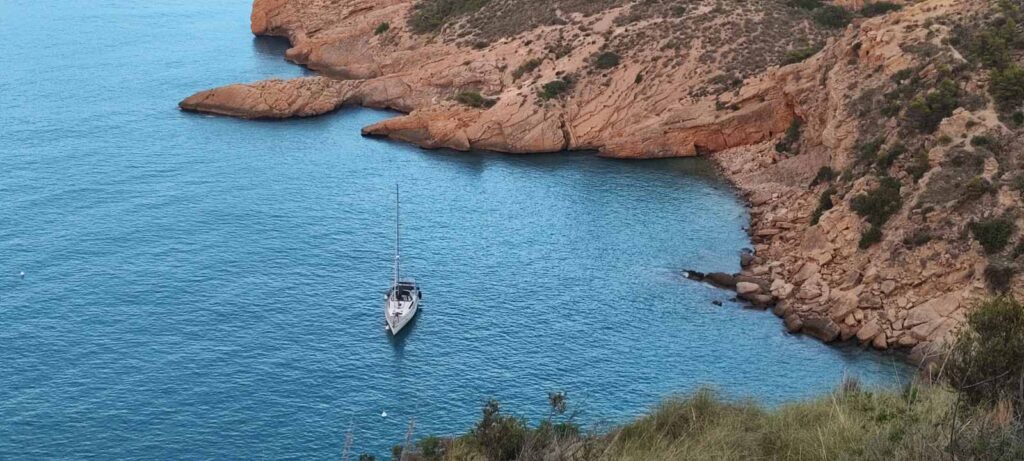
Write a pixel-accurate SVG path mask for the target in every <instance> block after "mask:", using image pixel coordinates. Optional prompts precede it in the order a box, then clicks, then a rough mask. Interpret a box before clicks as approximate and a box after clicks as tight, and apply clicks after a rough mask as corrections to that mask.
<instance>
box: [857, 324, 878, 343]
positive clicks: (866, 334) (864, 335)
mask: <svg viewBox="0 0 1024 461" xmlns="http://www.w3.org/2000/svg"><path fill="white" fill-rule="evenodd" d="M881 332H882V327H881V326H880V325H878V320H875V319H872V320H871V321H869V322H868V323H865V324H864V326H862V327H861V328H860V330H859V331H857V340H859V341H860V342H862V343H866V342H868V341H871V340H872V339H875V336H877V335H878V334H879V333H881Z"/></svg>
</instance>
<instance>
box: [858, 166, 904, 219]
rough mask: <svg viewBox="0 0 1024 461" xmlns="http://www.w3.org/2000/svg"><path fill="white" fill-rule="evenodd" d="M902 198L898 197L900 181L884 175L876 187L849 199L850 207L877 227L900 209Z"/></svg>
mask: <svg viewBox="0 0 1024 461" xmlns="http://www.w3.org/2000/svg"><path fill="white" fill-rule="evenodd" d="M902 206H903V200H902V199H901V198H900V182H899V181H897V180H895V179H893V178H891V177H888V176H886V177H884V178H882V180H881V181H880V183H879V185H878V187H876V188H875V189H872V190H870V191H868V192H867V193H864V194H860V195H858V196H856V197H854V198H853V200H851V201H850V208H852V209H853V211H856V212H857V214H858V215H860V216H861V217H863V218H866V219H867V221H868V222H869V223H871V224H873V225H875V226H877V227H881V226H882V225H883V224H885V222H886V221H888V220H889V218H890V217H892V215H894V214H896V213H897V212H899V211H900V208H901V207H902Z"/></svg>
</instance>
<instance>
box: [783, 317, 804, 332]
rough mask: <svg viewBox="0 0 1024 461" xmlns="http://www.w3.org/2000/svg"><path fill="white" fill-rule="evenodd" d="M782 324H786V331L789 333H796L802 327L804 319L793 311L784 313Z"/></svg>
mask: <svg viewBox="0 0 1024 461" xmlns="http://www.w3.org/2000/svg"><path fill="white" fill-rule="evenodd" d="M783 324H785V325H786V331H788V332H790V333H796V332H798V331H800V329H802V328H803V327H804V321H803V320H801V319H800V317H799V316H798V315H796V314H794V313H789V314H786V317H785V318H784V319H783Z"/></svg>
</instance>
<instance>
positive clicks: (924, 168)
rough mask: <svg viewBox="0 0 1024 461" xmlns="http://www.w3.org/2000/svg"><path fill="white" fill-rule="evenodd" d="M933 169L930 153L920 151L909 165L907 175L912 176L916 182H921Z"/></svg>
mask: <svg viewBox="0 0 1024 461" xmlns="http://www.w3.org/2000/svg"><path fill="white" fill-rule="evenodd" d="M931 168H932V166H931V162H930V161H929V159H928V152H926V151H923V150H922V151H918V152H917V153H916V154H914V158H913V160H911V161H910V164H909V165H907V173H908V174H910V177H911V178H914V182H917V181H920V180H921V178H923V177H924V174H925V173H927V172H928V170H930V169H931Z"/></svg>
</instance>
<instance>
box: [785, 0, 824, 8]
mask: <svg viewBox="0 0 1024 461" xmlns="http://www.w3.org/2000/svg"><path fill="white" fill-rule="evenodd" d="M786 4H787V5H789V6H792V7H794V8H800V9H803V10H813V9H816V8H820V7H821V5H822V3H821V0H788V1H787V2H786Z"/></svg>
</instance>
